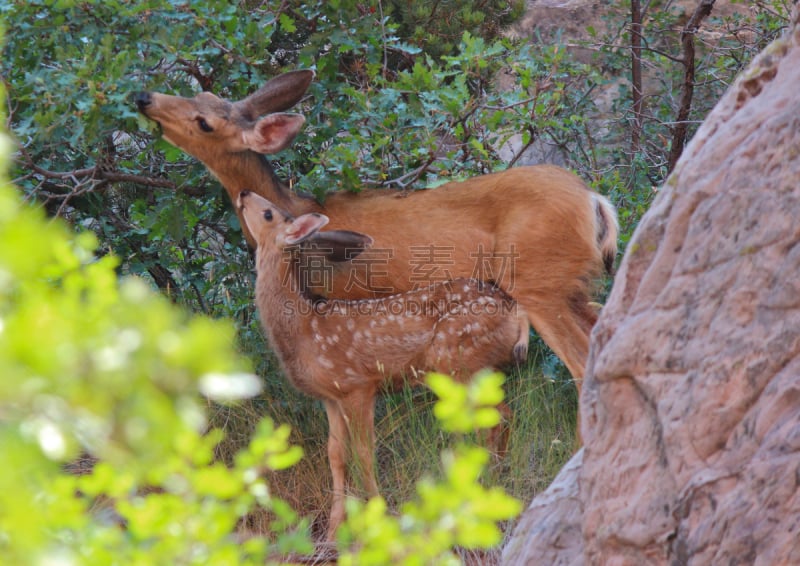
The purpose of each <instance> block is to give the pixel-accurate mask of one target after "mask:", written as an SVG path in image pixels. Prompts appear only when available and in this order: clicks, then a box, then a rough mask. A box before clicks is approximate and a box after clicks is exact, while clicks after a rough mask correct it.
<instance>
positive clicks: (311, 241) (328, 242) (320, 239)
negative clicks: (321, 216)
mask: <svg viewBox="0 0 800 566" xmlns="http://www.w3.org/2000/svg"><path fill="white" fill-rule="evenodd" d="M372 241H373V240H372V238H370V237H369V236H367V235H366V234H360V233H358V232H351V231H350V230H330V231H325V232H317V233H316V234H314V235H312V236H311V237H310V238H308V239H307V240H306V241H305V243H304V244H303V251H302V253H303V254H304V255H312V256H317V257H319V256H321V257H324V258H325V259H328V260H330V261H340V262H341V261H350V260H351V259H353V258H354V257H356V256H357V255H358V254H360V253H361V252H363V251H364V250H366V249H367V248H368V247H370V246H371V245H372Z"/></svg>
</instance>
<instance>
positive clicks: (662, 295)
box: [503, 5, 800, 566]
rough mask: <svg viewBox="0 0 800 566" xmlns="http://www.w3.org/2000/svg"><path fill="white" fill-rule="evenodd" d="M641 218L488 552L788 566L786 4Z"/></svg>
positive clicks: (799, 495)
mask: <svg viewBox="0 0 800 566" xmlns="http://www.w3.org/2000/svg"><path fill="white" fill-rule="evenodd" d="M792 21H793V27H791V28H790V29H789V30H787V32H786V33H785V34H784V35H783V37H782V38H781V39H779V40H778V41H776V42H775V43H773V44H772V45H771V46H770V47H768V48H767V49H766V50H765V51H764V52H763V53H762V54H761V55H760V56H759V57H758V58H757V59H756V60H755V61H754V62H753V63H752V64H751V65H750V67H749V68H748V69H747V70H746V71H745V72H744V73H743V74H742V75H741V76H740V77H739V78H738V79H737V81H736V82H735V83H734V85H733V86H732V87H731V89H730V90H729V91H728V93H727V94H726V95H725V96H724V97H723V99H722V100H721V101H720V102H719V104H718V105H717V107H716V108H715V109H714V111H713V112H712V113H711V114H710V115H709V116H708V118H707V119H706V121H705V123H704V124H703V125H702V127H701V128H700V129H699V131H698V132H697V134H696V135H695V137H694V139H693V140H692V142H691V143H690V145H689V146H688V147H687V148H686V150H685V152H684V154H683V157H682V159H681V161H680V162H679V163H678V166H677V167H676V170H675V172H674V173H673V175H672V176H671V177H670V178H669V180H668V181H667V183H666V185H665V186H664V187H663V188H662V189H661V190H660V194H659V195H658V197H657V199H656V201H655V202H654V204H653V206H652V208H651V210H650V211H649V212H648V213H647V214H646V215H645V217H644V218H643V219H642V221H641V223H640V225H639V227H638V229H637V231H636V233H635V235H634V237H633V239H632V241H631V243H630V244H629V246H628V250H627V253H626V256H625V259H624V260H623V262H622V265H621V267H620V270H619V273H618V275H617V277H616V280H615V282H614V288H613V291H612V293H611V296H610V297H609V300H608V302H607V304H606V306H605V308H604V312H603V314H602V316H601V319H600V321H599V322H598V324H597V326H596V327H595V330H594V333H593V335H592V347H591V353H590V357H589V362H588V366H587V378H586V380H585V382H584V389H583V396H582V399H581V403H580V410H581V419H582V422H583V438H584V441H585V448H584V449H583V450H582V451H581V452H579V453H578V454H577V455H576V456H575V457H574V458H573V459H572V460H571V461H570V463H569V464H568V465H567V466H566V467H565V469H564V470H563V471H562V472H561V474H560V475H559V476H558V478H557V479H556V480H555V482H554V483H553V484H552V486H551V487H550V488H549V489H548V490H547V491H546V492H545V493H544V494H542V495H541V496H539V497H537V498H536V499H534V501H533V502H532V504H531V506H530V508H529V509H528V510H527V511H526V512H525V513H524V515H523V516H522V518H521V519H520V522H519V524H518V525H517V527H516V529H515V532H514V534H513V536H512V538H511V540H510V541H509V543H508V544H507V546H506V548H505V550H504V554H503V561H504V563H505V564H509V565H514V566H516V565H519V564H548V565H550V564H621V565H622V564H630V565H641V564H702V565H707V564H800V9H798V6H797V5H795V8H794V13H793V17H792Z"/></svg>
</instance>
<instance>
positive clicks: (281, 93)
mask: <svg viewBox="0 0 800 566" xmlns="http://www.w3.org/2000/svg"><path fill="white" fill-rule="evenodd" d="M312 80H314V71H312V70H311V69H301V70H299V71H290V72H288V73H283V74H282V75H278V76H277V77H274V78H273V79H270V80H269V81H268V82H267V83H266V84H265V85H264V86H262V87H261V88H260V89H258V90H257V91H256V92H254V93H253V94H251V95H250V96H248V97H247V98H245V99H244V100H242V101H240V102H237V104H239V105H240V106H241V107H242V108H243V109H244V110H246V112H247V113H248V114H250V115H251V116H262V115H264V114H268V113H270V112H282V111H283V110H288V109H289V108H291V107H292V106H294V105H295V104H297V103H298V102H299V101H300V99H301V98H303V95H304V94H305V93H306V91H307V90H308V87H309V85H310V84H311V81H312Z"/></svg>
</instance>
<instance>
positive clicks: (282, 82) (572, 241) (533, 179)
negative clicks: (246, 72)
mask: <svg viewBox="0 0 800 566" xmlns="http://www.w3.org/2000/svg"><path fill="white" fill-rule="evenodd" d="M312 79H313V72H311V71H295V72H293V73H287V74H284V75H281V76H279V77H276V78H275V79H272V80H271V81H269V82H267V83H266V84H265V85H264V86H263V87H262V88H261V89H259V90H258V91H257V92H256V93H254V94H253V95H251V96H250V97H248V98H246V99H244V100H242V101H240V102H235V103H230V102H227V101H224V100H221V99H219V98H217V97H215V96H214V95H212V94H209V93H202V94H200V95H198V96H196V97H194V98H180V97H173V96H167V95H163V94H150V93H140V94H139V95H138V96H137V104H138V105H139V108H140V110H141V111H142V112H143V113H144V114H145V115H146V116H148V117H150V118H152V119H154V120H156V121H158V122H159V123H160V124H161V127H162V130H163V132H164V136H165V138H166V139H167V140H168V141H170V142H171V143H172V144H174V145H176V146H177V147H180V148H181V149H183V150H184V151H186V152H187V153H189V154H191V155H193V156H195V157H196V158H198V159H200V160H201V161H202V162H203V163H204V164H205V165H206V166H207V167H208V168H209V169H210V170H211V171H212V172H213V173H214V175H215V176H216V177H217V178H218V179H219V180H220V181H221V182H222V184H223V186H224V187H225V189H226V191H227V192H228V195H229V196H230V198H231V200H232V201H233V202H236V199H237V197H238V195H239V194H240V192H241V191H243V190H252V191H255V192H257V193H258V194H260V195H261V196H263V197H265V198H267V199H269V200H270V201H272V202H274V203H275V204H277V205H278V206H280V207H282V208H284V209H286V210H287V211H289V212H290V213H291V214H293V215H300V214H303V213H306V212H324V214H325V215H326V216H328V217H329V218H330V227H331V228H333V229H352V230H358V231H361V232H365V233H368V234H370V235H371V236H372V238H373V239H374V244H373V247H372V249H373V250H378V251H380V250H391V257H383V258H382V260H383V261H382V263H379V264H375V265H373V266H372V267H374V268H375V269H373V271H379V272H381V273H383V275H381V274H376V273H372V274H371V275H370V274H368V273H366V271H365V273H362V274H360V275H359V277H360V278H361V280H363V279H365V278H366V279H368V281H366V283H368V284H366V285H364V286H363V288H362V286H352V285H351V286H350V288H346V287H348V283H349V282H351V281H352V280H353V274H352V273H351V272H350V270H351V269H362V270H367V269H369V268H368V267H367V266H365V265H359V264H358V262H355V263H354V264H352V265H351V266H348V267H347V268H341V267H338V268H334V271H333V273H334V278H333V280H332V281H331V282H330V286H329V288H327V289H316V290H315V292H317V293H318V294H321V295H327V296H331V297H339V298H349V299H354V298H365V297H374V296H379V295H381V294H382V293H384V294H391V293H398V292H404V291H408V290H409V289H413V288H415V287H416V286H418V285H420V284H426V285H427V284H429V283H431V282H432V281H436V280H445V279H453V278H457V277H465V278H470V277H476V276H477V277H478V278H480V279H487V280H494V281H495V282H496V283H497V284H498V285H499V286H500V287H501V288H503V289H504V290H505V291H507V292H508V293H509V294H510V295H512V296H513V297H514V298H515V299H516V300H517V302H518V303H519V304H520V305H521V306H522V307H523V308H524V309H525V311H526V312H527V313H528V316H529V320H530V323H531V324H532V325H533V327H534V328H535V329H536V331H537V332H538V333H539V335H540V336H541V337H542V339H543V340H544V341H545V342H546V343H547V344H548V345H549V346H550V347H551V348H552V349H553V350H554V351H555V353H556V354H557V355H558V356H559V358H561V360H562V361H563V362H564V363H565V364H566V366H567V368H568V369H569V371H570V372H571V373H572V375H573V377H574V378H575V382H576V385H577V386H578V388H579V390H580V384H581V380H582V378H583V373H584V365H585V363H586V357H587V354H588V347H589V332H590V330H591V328H592V326H593V325H594V322H595V320H596V318H597V314H596V310H595V309H593V308H587V305H588V303H589V302H590V301H591V283H592V280H593V279H594V278H595V277H596V276H598V275H599V274H601V272H602V270H603V267H604V265H605V266H606V268H608V269H610V267H611V265H612V263H613V258H614V255H615V254H616V250H617V244H616V239H617V224H616V215H615V211H614V208H613V206H611V205H610V203H609V202H608V201H607V200H606V199H605V198H604V197H602V196H600V195H598V194H597V193H594V192H592V191H590V190H588V188H587V187H586V185H585V184H584V183H583V182H582V181H581V180H580V179H579V178H578V177H577V176H576V175H574V174H572V173H570V172H568V171H566V170H564V169H562V168H559V167H554V166H548V165H538V166H532V167H517V168H513V169H510V170H508V171H504V172H500V173H493V174H489V175H482V176H478V177H474V178H471V179H468V180H465V181H457V182H456V181H454V182H450V183H447V184H445V185H442V186H440V187H437V188H436V189H432V190H420V191H414V192H411V193H400V192H397V191H389V190H384V191H364V192H362V193H358V194H351V193H334V194H331V195H329V196H328V197H327V198H326V200H325V203H324V206H323V205H321V204H320V203H318V202H316V201H315V200H313V199H310V198H305V197H303V196H300V195H297V194H295V193H293V192H291V191H290V190H289V189H287V188H286V187H285V186H284V185H282V184H281V183H280V182H279V181H278V179H277V178H276V177H275V174H274V172H273V170H272V168H271V167H270V166H269V164H268V163H267V161H266V160H265V158H264V157H263V155H261V153H265V152H274V151H277V149H276V148H281V147H285V146H286V145H288V143H290V142H291V139H292V138H293V137H294V135H295V134H296V133H297V131H298V130H299V128H300V126H301V125H302V120H303V119H302V117H301V116H299V115H296V114H282V113H281V112H282V111H284V110H286V109H288V108H290V107H291V106H293V105H294V104H296V103H297V102H298V101H299V100H300V98H301V97H302V96H303V94H304V93H305V91H306V89H307V87H308V85H309V84H310V82H311V80H312ZM259 116H263V118H260V119H259ZM200 118H202V119H204V120H206V121H207V122H208V125H209V126H211V127H213V130H214V131H213V132H205V131H203V130H202V129H201V128H199V127H198V126H199V119H200ZM253 148H255V149H253ZM239 216H240V220H241V213H239ZM242 224H243V228H244V233H245V236H246V238H247V240H248V242H249V243H250V244H251V245H252V246H255V244H256V242H255V240H254V238H253V235H252V234H251V233H250V232H249V231H248V229H247V228H246V227H244V222H242ZM429 246H435V247H436V249H440V250H445V251H446V253H447V254H448V255H447V257H446V258H444V261H441V262H438V263H436V265H432V266H431V269H435V270H434V271H433V273H431V274H430V275H432V277H430V278H429V279H428V280H427V281H420V280H419V278H418V277H415V272H414V269H415V263H414V261H415V259H418V258H416V257H415V252H417V251H419V250H422V249H424V248H425V247H429ZM512 252H514V253H518V254H519V255H518V257H516V258H515V259H513V270H512V269H510V267H511V266H509V265H508V262H509V259H508V258H504V257H503V256H504V254H508V253H512ZM479 253H484V254H494V258H493V259H492V260H491V261H488V262H487V264H486V266H485V267H486V269H481V270H479V272H476V263H477V262H476V258H475V254H479ZM471 255H472V257H471ZM503 262H506V263H505V267H506V269H505V273H502V274H501V271H503V265H504V263H503ZM368 275H369V277H367V276H368Z"/></svg>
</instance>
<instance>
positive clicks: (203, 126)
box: [197, 118, 214, 132]
mask: <svg viewBox="0 0 800 566" xmlns="http://www.w3.org/2000/svg"><path fill="white" fill-rule="evenodd" d="M197 125H198V126H200V129H201V130H203V131H204V132H213V131H214V128H212V127H211V126H209V125H208V122H206V120H205V118H197Z"/></svg>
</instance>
